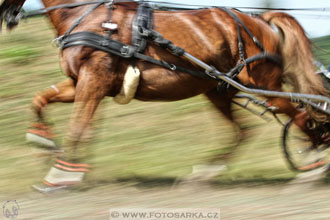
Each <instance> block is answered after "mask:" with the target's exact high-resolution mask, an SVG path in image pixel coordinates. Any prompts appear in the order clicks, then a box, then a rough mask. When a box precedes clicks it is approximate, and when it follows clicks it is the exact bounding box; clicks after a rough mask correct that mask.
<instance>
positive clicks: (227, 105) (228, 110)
mask: <svg viewBox="0 0 330 220" xmlns="http://www.w3.org/2000/svg"><path fill="white" fill-rule="evenodd" d="M236 93H237V90H235V89H232V88H230V89H228V90H227V91H225V92H224V93H219V92H218V91H216V89H214V90H211V91H209V92H207V93H205V95H206V96H207V97H208V99H209V100H210V101H211V102H212V103H213V105H214V106H215V107H216V109H217V110H219V112H221V113H222V114H223V115H224V116H225V118H226V119H228V121H229V122H230V123H231V125H232V127H233V128H234V131H235V132H236V135H235V137H236V140H235V143H234V144H233V145H232V146H228V147H226V148H225V149H224V153H221V154H217V155H214V156H213V157H212V158H211V160H210V162H211V163H212V164H218V163H224V164H227V163H228V162H229V160H230V159H231V156H232V155H233V153H234V152H235V150H236V149H237V147H238V145H239V144H240V142H241V141H242V140H243V137H244V135H243V131H242V129H241V127H240V125H239V124H238V123H237V122H236V121H235V119H234V117H233V114H232V99H233V97H234V96H235V94H236Z"/></svg>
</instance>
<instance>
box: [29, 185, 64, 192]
mask: <svg viewBox="0 0 330 220" xmlns="http://www.w3.org/2000/svg"><path fill="white" fill-rule="evenodd" d="M69 187H70V186H65V185H63V186H48V185H46V184H36V185H32V189H34V190H36V191H38V192H40V193H44V194H47V193H55V192H59V191H61V190H64V189H68V188H69Z"/></svg>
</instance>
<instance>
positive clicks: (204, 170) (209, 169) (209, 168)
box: [179, 164, 227, 185]
mask: <svg viewBox="0 0 330 220" xmlns="http://www.w3.org/2000/svg"><path fill="white" fill-rule="evenodd" d="M226 170H227V166H226V165H203V164H201V165H195V166H193V167H192V172H191V173H190V174H188V175H187V176H185V177H183V178H182V179H181V180H180V181H179V184H180V185H181V184H186V183H203V182H209V181H212V180H213V179H214V178H215V177H217V176H219V175H221V173H222V172H223V171H226Z"/></svg>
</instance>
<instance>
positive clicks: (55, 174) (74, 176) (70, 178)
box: [45, 167, 85, 185]
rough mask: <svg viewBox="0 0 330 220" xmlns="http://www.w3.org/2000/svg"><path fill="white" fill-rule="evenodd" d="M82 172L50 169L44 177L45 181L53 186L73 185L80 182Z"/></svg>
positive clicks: (82, 176)
mask: <svg viewBox="0 0 330 220" xmlns="http://www.w3.org/2000/svg"><path fill="white" fill-rule="evenodd" d="M84 174H85V173H84V172H68V171H63V170H60V169H57V168H55V167H52V168H51V169H50V171H49V172H48V174H47V176H46V177H45V181H47V182H48V183H51V184H54V185H63V184H74V183H78V182H81V181H82V180H83V178H84Z"/></svg>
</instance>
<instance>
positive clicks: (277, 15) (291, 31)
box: [261, 12, 326, 95]
mask: <svg viewBox="0 0 330 220" xmlns="http://www.w3.org/2000/svg"><path fill="white" fill-rule="evenodd" d="M261 17H262V19H263V20H265V21H266V22H267V23H269V24H270V25H272V26H275V27H276V28H277V30H278V35H279V37H280V40H281V47H282V49H281V50H282V54H283V60H284V80H285V81H286V82H287V83H288V84H290V85H291V86H293V89H294V90H295V91H296V92H301V93H309V94H319V95H325V94H326V90H325V89H324V87H323V83H322V79H321V77H319V76H318V74H316V68H315V65H314V56H313V52H312V49H311V42H310V40H309V39H308V38H307V36H306V34H305V31H304V29H303V28H302V27H301V25H300V24H299V23H298V21H297V20H296V19H295V18H293V17H292V16H291V15H289V14H286V13H283V12H266V13H264V14H262V15H261Z"/></svg>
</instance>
